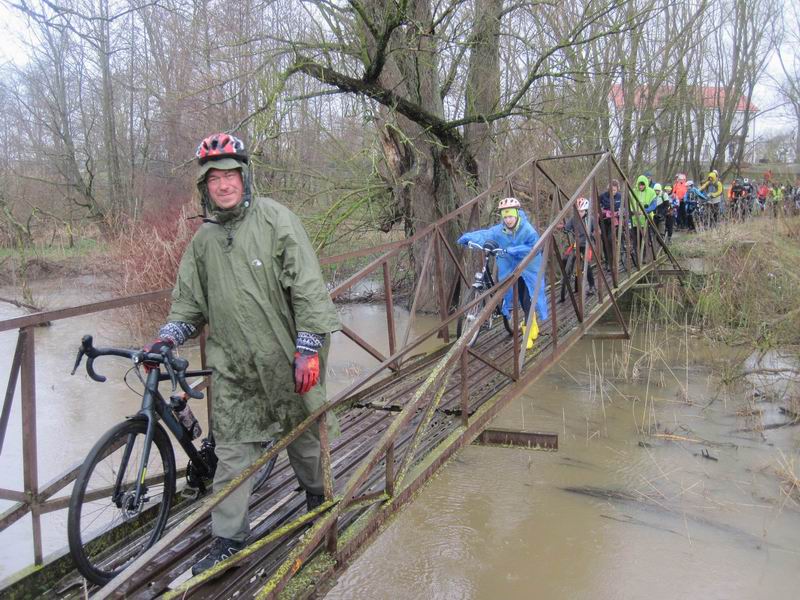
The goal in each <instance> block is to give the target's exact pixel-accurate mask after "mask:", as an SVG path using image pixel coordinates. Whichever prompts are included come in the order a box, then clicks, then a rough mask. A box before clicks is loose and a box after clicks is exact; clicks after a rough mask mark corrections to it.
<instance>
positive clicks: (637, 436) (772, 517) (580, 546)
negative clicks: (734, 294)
mask: <svg viewBox="0 0 800 600" xmlns="http://www.w3.org/2000/svg"><path fill="white" fill-rule="evenodd" d="M663 342H664V343H663V345H662V351H661V352H658V353H657V354H658V355H660V356H661V357H662V358H663V359H664V361H663V362H659V364H657V365H655V369H654V370H653V371H651V376H650V380H649V381H648V380H647V379H644V378H640V379H638V380H636V381H629V382H626V381H624V379H622V378H616V377H613V374H614V372H615V368H619V366H620V364H621V363H623V362H624V356H625V353H623V352H622V351H621V344H620V343H616V345H615V346H614V347H613V348H614V349H616V351H614V350H612V346H611V344H610V343H609V342H605V343H604V344H601V343H599V342H594V343H592V342H589V341H584V342H581V343H579V344H578V345H577V346H576V347H575V348H574V349H573V350H572V351H570V353H569V354H568V355H566V356H565V357H564V359H563V360H562V361H561V362H560V363H559V364H558V365H557V366H556V367H554V368H553V369H551V370H550V372H549V373H547V374H546V375H545V376H544V377H543V378H542V379H540V380H539V381H538V382H537V383H535V384H533V385H532V386H530V388H529V389H528V390H526V393H525V395H524V396H523V397H522V398H521V399H520V400H519V401H517V402H515V403H513V404H511V405H510V406H509V407H508V408H507V409H506V410H505V411H504V412H503V413H501V415H500V416H499V417H498V418H497V419H496V420H495V421H494V423H493V425H494V426H498V427H506V428H520V429H528V430H534V431H536V430H539V431H551V432H558V434H559V451H558V452H556V453H550V452H537V451H528V450H518V449H506V448H490V447H476V446H472V447H468V448H467V449H465V450H464V451H463V452H461V453H460V454H458V455H457V457H456V458H455V459H454V460H452V461H451V462H450V463H449V464H448V465H447V467H446V468H445V469H444V470H443V471H442V472H441V473H440V474H439V475H438V476H437V477H436V478H435V479H434V480H433V481H432V482H431V483H430V484H429V485H428V486H427V487H426V488H425V489H424V490H423V492H422V493H421V494H419V495H418V496H417V498H416V499H415V501H414V502H413V503H412V504H411V505H410V506H409V507H408V508H406V509H405V510H404V511H403V512H401V513H400V515H399V516H398V517H397V518H396V519H395V520H394V521H393V522H392V523H391V524H390V525H389V526H388V527H387V528H386V530H385V531H384V532H383V533H382V534H381V535H380V536H379V537H378V538H377V539H376V541H375V542H373V544H372V545H371V546H369V547H368V548H367V549H366V550H365V551H364V553H363V554H362V555H361V556H360V557H359V558H357V559H356V560H355V561H354V563H353V565H352V566H351V567H350V568H349V569H348V570H347V571H346V572H345V573H344V574H343V575H342V576H341V577H340V579H339V581H338V583H337V585H336V586H335V587H334V588H333V589H332V590H331V591H330V592H329V593H328V595H327V596H326V600H345V599H352V598H359V599H362V600H370V599H375V600H378V599H383V598H393V599H397V600H401V599H409V600H411V599H418V598H428V599H441V600H445V599H447V600H450V599H456V598H458V599H462V598H463V599H466V598H471V599H487V600H489V599H498V598H502V599H505V600H510V599H517V598H518V599H529V598H538V597H542V598H548V597H550V598H570V599H578V598H586V599H592V600H598V599H609V600H611V599H619V598H647V599H660V598H664V599H675V598H703V599H716V598H719V599H726V600H730V599H742V600H745V599H748V600H749V599H754V598H782V599H783V598H785V599H787V600H788V599H795V598H798V597H800V591H799V590H800V511H799V510H798V508H799V507H798V505H797V504H796V503H795V502H794V501H789V500H787V498H786V497H785V495H783V494H782V492H781V488H780V480H779V477H778V476H777V475H776V473H775V469H776V467H777V466H778V463H779V461H780V459H781V449H782V451H783V452H784V453H787V456H788V454H789V453H791V452H792V451H793V452H794V455H795V456H797V454H796V452H797V448H798V445H800V427H797V426H796V427H782V428H776V429H767V430H763V431H755V432H752V431H741V430H742V429H747V428H749V427H752V426H753V425H754V422H753V421H752V419H747V418H744V417H739V416H737V415H736V412H737V410H738V409H739V408H740V406H739V405H738V404H736V403H737V402H741V399H739V400H738V401H737V400H736V399H735V398H730V397H727V396H726V395H724V394H722V393H721V392H720V390H719V386H718V383H717V379H716V378H715V377H713V376H712V375H711V368H712V367H715V368H716V369H719V368H720V367H721V364H719V363H720V362H721V361H723V360H724V357H720V356H718V355H712V354H711V353H710V350H709V349H708V348H707V347H706V346H705V345H704V344H703V343H701V342H699V341H697V340H690V341H689V343H688V345H689V356H690V361H689V368H688V370H687V368H686V346H685V345H684V343H683V340H680V339H678V340H674V339H672V340H666V339H664V340H663ZM634 345H635V346H639V347H640V348H641V347H643V346H644V340H642V339H641V337H639V338H637V339H635V340H634ZM665 349H672V351H671V352H667V351H666V350H665ZM636 356H637V354H635V353H634V355H633V358H635V357H636ZM640 372H641V373H642V375H644V370H640ZM687 381H688V385H687ZM601 389H602V390H603V392H602V394H601V392H600V390H601ZM687 399H688V401H687ZM757 406H763V408H764V409H765V411H767V412H768V411H769V408H770V407H771V406H773V403H771V402H770V401H769V398H765V400H764V402H763V403H761V402H759V403H757ZM704 454H707V455H708V457H705V456H704Z"/></svg>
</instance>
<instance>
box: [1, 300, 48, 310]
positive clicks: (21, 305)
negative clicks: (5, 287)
mask: <svg viewBox="0 0 800 600" xmlns="http://www.w3.org/2000/svg"><path fill="white" fill-rule="evenodd" d="M0 302H7V303H8V304H13V305H14V306H16V307H17V308H27V309H28V310H32V311H34V312H42V311H43V310H44V309H43V308H42V307H41V306H34V305H33V304H26V303H25V302H20V301H19V300H12V299H11V298H0Z"/></svg>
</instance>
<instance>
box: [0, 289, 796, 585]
mask: <svg viewBox="0 0 800 600" xmlns="http://www.w3.org/2000/svg"><path fill="white" fill-rule="evenodd" d="M94 283H95V282H93V281H92V280H91V279H90V278H87V279H86V280H84V281H78V282H76V283H74V284H73V283H71V284H70V285H69V286H66V287H65V286H62V285H59V284H55V283H54V284H43V285H41V286H40V287H39V288H38V289H37V290H36V291H37V292H38V294H40V296H43V297H47V298H52V299H53V301H52V302H50V301H49V302H48V304H49V306H50V307H56V306H68V305H74V304H78V303H83V302H87V301H89V300H90V299H91V300H96V299H98V298H99V296H100V295H98V294H95V293H92V297H91V298H87V294H86V292H85V290H86V289H90V288H92V287H93V285H94ZM341 312H342V318H343V320H344V321H345V322H346V323H348V324H351V325H354V324H356V325H357V327H358V331H359V332H360V333H362V335H364V337H365V338H366V339H367V340H368V341H370V342H371V343H373V344H375V345H376V346H377V347H379V348H383V347H384V346H385V341H384V337H385V314H384V310H383V308H382V307H381V306H374V305H360V304H354V305H348V306H344V307H341ZM18 314H21V311H19V310H17V309H15V308H13V307H10V306H8V305H0V318H8V317H11V316H16V315H18ZM396 316H397V318H398V319H399V320H400V323H399V325H400V326H401V330H402V325H403V324H404V322H405V319H406V315H405V314H404V313H403V312H402V310H399V309H398V311H397V315H396ZM429 326H430V323H429V322H425V321H424V320H422V321H420V322H419V323H418V324H417V327H416V330H417V331H422V330H423V329H425V328H427V327H429ZM84 333H94V334H95V338H96V340H97V343H102V344H104V345H115V344H119V345H133V344H132V343H131V342H130V340H129V337H128V336H127V334H126V333H125V332H124V331H123V330H122V329H121V328H120V327H118V326H117V325H116V324H115V322H114V314H113V313H100V314H99V315H90V316H87V317H80V318H76V319H70V320H67V321H61V322H57V323H55V324H53V326H52V327H49V328H41V329H38V330H37V332H36V336H37V364H36V368H37V373H36V376H37V400H38V412H37V418H38V430H39V443H38V448H39V456H40V464H39V481H40V482H45V481H47V480H49V479H50V478H51V477H53V476H55V475H57V474H59V473H61V472H62V471H63V470H64V469H65V468H67V467H68V466H71V465H73V464H75V463H76V462H78V461H80V460H81V459H82V458H83V457H84V456H85V454H86V452H87V451H88V450H89V448H90V447H91V445H92V444H93V443H94V441H95V440H96V439H97V438H98V437H99V436H100V435H101V433H102V432H103V431H105V430H106V429H108V428H109V427H110V426H112V425H113V424H114V423H116V422H118V421H119V420H120V419H121V418H122V417H124V416H125V415H127V414H132V413H133V412H135V411H136V410H137V408H138V404H139V399H138V397H137V396H136V395H135V394H134V393H133V392H130V391H128V390H127V389H126V388H125V386H124V385H123V384H122V383H121V378H122V376H123V374H124V371H125V370H126V366H125V365H123V364H122V361H116V360H114V359H107V360H106V361H105V362H103V363H102V364H100V361H98V369H99V370H100V372H101V373H103V374H105V375H107V376H108V378H109V381H108V382H107V383H105V384H97V383H93V382H91V381H90V380H88V378H87V377H86V375H85V374H84V373H81V374H79V375H76V376H74V377H69V376H68V372H69V370H70V369H71V366H72V361H73V360H74V349H75V347H76V345H77V343H78V341H79V339H80V336H81V335H83V334H84ZM15 342H16V334H15V333H13V332H10V333H3V334H0V348H2V351H3V354H4V355H5V356H6V357H8V358H7V360H6V361H4V364H2V365H0V381H2V382H5V381H6V380H7V373H8V369H9V367H10V362H11V356H12V355H13V348H14V344H15ZM658 345H659V346H660V347H661V354H660V356H661V357H662V358H663V361H656V363H655V364H654V368H652V369H647V368H645V367H646V365H645V364H640V365H639V368H638V369H637V372H638V373H639V374H640V377H639V378H638V379H635V380H628V381H626V380H625V379H624V378H621V377H617V376H615V374H616V371H617V370H619V367H620V364H621V363H623V362H624V361H625V357H626V356H628V353H627V352H625V351H624V350H623V348H622V345H621V344H620V343H616V344H614V345H612V344H610V343H609V342H605V343H602V344H601V343H599V342H594V343H592V342H589V341H584V342H581V343H579V344H578V345H577V346H576V347H575V348H574V349H573V350H572V351H571V352H570V353H569V354H568V355H567V356H565V358H564V359H563V360H562V361H561V362H560V363H559V364H558V365H556V366H555V367H554V368H552V369H551V370H550V372H549V373H547V374H546V375H545V376H544V377H543V378H542V379H540V381H539V382H537V383H535V384H534V385H532V386H531V387H530V388H529V389H528V390H527V391H526V393H525V394H524V396H523V397H522V398H521V399H520V400H519V401H517V402H515V403H513V404H511V405H510V406H509V407H508V408H507V409H506V410H505V411H504V412H503V413H502V414H501V415H500V416H499V417H498V418H497V419H496V421H495V422H494V423H493V425H494V426H498V427H509V428H522V429H527V430H542V431H555V432H558V433H559V438H560V440H559V443H560V449H559V451H558V452H557V453H543V452H533V451H526V450H515V449H506V448H487V447H475V446H472V447H469V448H466V449H465V450H464V451H462V452H461V453H459V454H458V455H457V457H456V458H455V459H454V460H452V461H451V462H450V463H449V464H448V465H447V467H446V468H445V469H443V470H442V471H441V472H440V474H439V475H438V476H437V477H436V478H435V479H434V480H433V481H432V482H431V483H430V484H429V485H428V486H427V487H426V488H424V490H423V491H422V492H421V493H420V494H419V495H418V497H417V498H416V500H415V501H414V502H413V503H412V504H411V505H410V506H408V507H407V508H406V509H405V510H404V511H402V512H401V513H400V515H399V516H398V517H397V518H396V519H395V520H393V521H392V522H391V524H390V525H389V526H388V527H387V528H386V530H385V531H384V532H383V533H382V534H381V535H380V536H378V537H377V538H376V539H375V541H373V543H372V544H371V545H370V546H368V547H367V549H366V550H365V551H364V553H363V554H362V555H361V556H360V557H358V558H357V559H356V560H355V561H354V563H353V564H352V566H351V567H350V568H349V569H348V570H347V571H346V572H345V573H344V574H343V575H342V576H341V577H340V578H339V580H338V582H337V583H336V584H335V585H334V586H333V588H332V589H331V590H330V591H329V593H328V595H327V596H326V597H327V598H328V599H353V598H357V599H372V598H374V599H383V598H398V599H402V598H409V599H411V598H414V599H417V598H441V599H451V598H487V599H489V598H491V599H495V598H532V597H538V596H552V597H556V598H743V599H744V598H762V597H763V598H797V597H800V594H799V593H798V589H800V510H799V509H798V506H797V504H796V503H795V502H794V501H792V500H787V498H786V496H785V495H783V494H782V493H781V488H780V480H779V478H778V476H777V475H776V474H775V471H774V469H775V467H776V466H777V464H778V460H779V457H780V455H781V452H782V453H783V454H784V455H785V456H786V457H792V456H794V457H797V452H798V445H800V427H781V428H776V429H763V430H761V431H741V430H743V429H748V428H751V427H752V426H753V425H755V424H756V423H755V422H754V421H753V420H752V419H750V418H745V417H740V416H737V415H736V412H737V410H738V409H739V408H741V407H742V406H743V405H744V401H743V400H742V398H741V397H735V396H734V397H731V396H729V395H726V394H724V393H722V392H721V390H720V389H719V385H718V383H717V378H716V377H715V376H714V375H713V373H714V372H719V370H720V368H721V365H722V363H724V361H725V360H726V356H720V355H719V352H718V351H715V352H713V353H712V352H711V351H710V350H709V349H708V348H707V347H706V346H705V345H704V344H703V343H702V342H700V341H699V340H692V339H689V340H688V348H689V350H688V354H689V356H690V360H689V365H688V368H687V364H686V363H687V360H686V355H687V344H686V343H685V340H684V338H680V337H676V338H670V339H667V338H664V339H663V343H659V344H658ZM634 346H635V347H637V348H640V349H641V348H645V347H650V348H652V346H653V343H652V341H650V342H648V341H647V340H645V339H644V338H643V337H640V338H637V339H636V340H634ZM188 356H189V359H190V361H192V362H193V363H197V362H198V358H197V352H196V350H192V351H190V352H189V353H188ZM631 356H632V358H633V359H634V360H635V358H637V357H638V356H640V353H639V352H637V351H634V352H633V353H632V354H631ZM373 364H375V363H374V360H373V359H372V358H370V357H369V356H368V355H366V354H365V353H364V352H363V351H361V350H359V349H358V348H356V347H355V345H354V344H352V343H351V342H349V341H348V340H346V339H344V338H343V336H341V335H337V336H336V339H335V346H334V349H333V351H332V353H331V366H330V372H329V377H330V383H329V393H330V394H333V393H335V392H336V391H337V390H339V389H342V388H343V387H344V386H345V385H347V384H348V383H350V382H351V381H352V380H353V379H354V378H355V377H357V376H358V375H359V374H360V373H362V372H363V370H364V369H366V368H369V367H370V366H372V365H373ZM631 364H632V361H631V362H630V363H629V364H628V367H629V368H628V371H629V372H630V371H631V370H632V369H631ZM648 373H649V375H650V376H649V379H648V378H646V375H647V374H648ZM129 379H130V378H129ZM132 385H133V384H132ZM134 387H135V386H134ZM601 389H602V390H603V392H602V393H601V392H600V391H599V390H601ZM687 399H688V401H687ZM773 400H774V398H773V394H771V393H765V394H764V395H763V397H762V398H761V399H760V400H759V401H757V402H756V403H755V406H756V407H757V408H758V407H760V408H761V409H762V410H763V411H764V413H765V414H770V415H772V417H771V418H772V419H773V421H770V422H775V420H779V419H780V417H779V416H775V415H776V413H777V412H778V411H776V410H775V407H776V406H777V404H776V403H775V402H774V401H773ZM199 406H200V407H199V408H198V410H197V411H196V412H197V413H198V415H199V417H200V419H201V422H204V421H205V415H204V410H203V409H202V403H201V404H200V405H199ZM19 419H20V417H19V398H17V400H16V402H15V408H14V411H13V412H12V417H11V422H10V425H9V433H8V436H7V439H6V444H5V447H4V449H3V453H2V456H0V474H1V476H0V479H2V484H0V485H2V487H6V488H12V489H21V486H22V467H21V439H20V433H19V431H20V427H19ZM670 435H671V436H673V437H672V439H668V437H667V436H670ZM703 453H707V454H708V455H709V456H710V457H712V458H705V457H704V456H703ZM713 459H717V460H713ZM178 460H179V462H181V461H182V459H178ZM8 506H10V503H3V504H0V510H4V509H6V508H7V507H8ZM64 521H65V513H64V512H61V513H55V514H52V515H46V516H45V517H44V518H43V532H44V545H45V553H46V554H47V553H51V552H58V551H60V550H61V549H63V547H64V546H65V544H66V530H65V524H64ZM0 541H1V542H2V543H0V578H2V577H7V576H8V575H10V574H12V573H14V572H16V571H17V570H19V569H21V568H24V567H25V566H27V565H29V564H30V563H31V562H32V551H31V549H30V521H29V519H23V520H22V521H21V522H19V523H17V524H15V525H13V526H12V527H10V528H9V529H8V530H6V531H5V532H3V533H1V534H0Z"/></svg>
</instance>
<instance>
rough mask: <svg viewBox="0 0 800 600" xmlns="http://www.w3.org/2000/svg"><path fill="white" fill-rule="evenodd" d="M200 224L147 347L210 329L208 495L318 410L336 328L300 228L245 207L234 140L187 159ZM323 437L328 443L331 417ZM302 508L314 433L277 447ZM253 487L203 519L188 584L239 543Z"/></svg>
mask: <svg viewBox="0 0 800 600" xmlns="http://www.w3.org/2000/svg"><path fill="white" fill-rule="evenodd" d="M196 157H197V161H198V170H197V189H198V191H199V193H200V198H201V200H202V205H203V212H204V215H205V217H206V218H204V219H203V225H202V226H201V227H200V229H199V230H198V231H197V233H196V234H195V236H194V238H193V239H192V241H191V243H190V244H189V247H188V248H187V249H186V251H185V253H184V255H183V258H182V259H181V264H180V269H179V271H178V279H177V282H176V283H175V288H174V290H173V292H172V309H171V310H170V313H169V316H168V323H167V324H166V325H164V326H163V327H162V328H161V329H160V331H159V337H158V339H156V340H154V341H153V343H152V344H150V345H149V346H148V347H147V349H148V351H150V352H158V351H159V350H163V349H165V348H172V347H175V346H178V345H180V344H182V343H183V342H185V341H186V340H187V339H188V338H190V337H194V336H196V335H198V334H199V333H200V331H201V330H202V328H203V326H205V325H209V336H208V344H207V347H206V351H207V362H208V366H209V367H210V368H211V369H213V375H212V384H213V386H212V388H213V396H212V398H213V406H212V409H213V423H212V429H213V433H214V437H215V439H216V454H217V457H218V458H219V463H218V465H217V469H216V473H215V476H214V491H215V492H216V491H218V490H220V489H221V488H223V487H224V486H225V485H227V484H228V483H229V482H230V481H231V480H232V479H233V478H234V477H236V475H238V474H239V473H240V472H241V471H242V470H244V469H246V468H247V467H249V466H250V465H251V464H252V463H253V462H254V461H255V460H257V459H258V458H259V456H260V455H261V453H262V445H261V444H262V442H263V441H265V440H268V439H269V438H270V437H272V436H274V435H276V434H281V433H282V434H286V433H288V432H289V431H290V430H291V429H292V428H294V427H295V426H296V425H297V424H298V423H300V422H301V421H302V420H303V419H305V418H306V416H308V415H309V414H310V413H311V412H312V411H314V410H316V409H317V408H319V407H320V406H322V405H323V404H324V403H325V401H326V395H325V364H326V361H327V354H328V348H329V345H330V334H331V333H332V332H334V331H336V330H338V329H339V328H340V324H339V319H338V316H337V314H336V309H335V308H334V306H333V303H332V302H331V299H330V296H329V294H328V291H327V289H326V287H325V281H324V280H323V278H322V273H321V271H320V267H319V262H318V260H317V256H316V254H315V253H314V249H313V248H312V246H311V243H310V241H309V239H308V236H307V235H306V232H305V230H304V229H303V225H302V224H301V223H300V219H298V218H297V216H296V215H295V214H294V213H292V212H291V211H290V210H289V209H287V208H286V207H285V206H283V205H282V204H279V203H278V202H276V201H275V200H272V199H269V198H253V197H252V196H251V181H250V175H249V173H248V170H247V162H248V156H247V153H246V152H245V147H244V144H243V143H242V141H241V140H239V139H237V138H235V137H233V136H231V135H227V134H224V133H219V134H215V135H212V136H209V137H207V138H206V139H204V140H203V141H202V142H201V144H200V145H199V146H198V148H197V151H196ZM330 425H331V429H332V431H331V434H332V435H336V434H338V427H337V425H336V422H335V420H333V418H331V421H330ZM287 452H288V454H289V461H290V463H291V465H292V468H293V469H294V472H295V474H296V475H297V478H298V480H299V481H300V485H301V486H302V488H303V489H304V490H305V492H306V504H307V507H308V509H309V510H311V509H312V508H315V507H316V506H319V505H320V504H321V503H322V502H323V500H324V496H323V472H322V466H321V462H320V441H319V431H318V429H317V428H316V427H314V428H312V429H310V430H308V431H306V432H305V433H303V434H302V435H301V436H300V437H298V438H297V439H296V440H295V441H294V442H292V443H291V444H290V445H289V447H288V448H287ZM251 486H252V478H251V480H249V481H248V482H246V483H244V484H243V485H241V486H240V487H239V488H238V489H237V490H236V491H235V492H233V493H232V494H231V495H230V496H228V497H227V498H226V499H225V500H224V501H223V502H221V503H220V504H219V505H218V506H217V507H216V508H214V510H213V511H212V513H211V520H212V533H213V536H214V540H213V542H212V545H211V550H210V552H209V553H208V555H207V556H205V557H204V558H203V559H201V560H200V561H199V562H198V563H197V564H195V565H194V567H193V568H192V573H193V574H194V575H197V574H199V573H202V572H203V571H205V570H207V569H209V568H210V567H212V566H214V565H215V564H217V563H218V562H221V561H222V560H225V559H226V558H228V557H230V556H231V555H233V554H235V553H236V552H238V551H239V550H241V549H242V548H244V546H245V545H246V539H247V536H248V535H249V530H250V520H249V516H248V508H249V500H250V493H251Z"/></svg>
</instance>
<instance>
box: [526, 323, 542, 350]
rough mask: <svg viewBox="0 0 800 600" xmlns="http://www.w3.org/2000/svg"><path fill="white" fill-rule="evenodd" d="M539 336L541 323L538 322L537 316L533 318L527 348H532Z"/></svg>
mask: <svg viewBox="0 0 800 600" xmlns="http://www.w3.org/2000/svg"><path fill="white" fill-rule="evenodd" d="M537 337H539V324H538V323H537V322H536V317H533V319H532V320H531V330H530V332H529V333H528V340H527V342H525V348H526V349H528V350H530V349H531V348H533V341H534V340H535V339H536V338H537Z"/></svg>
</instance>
